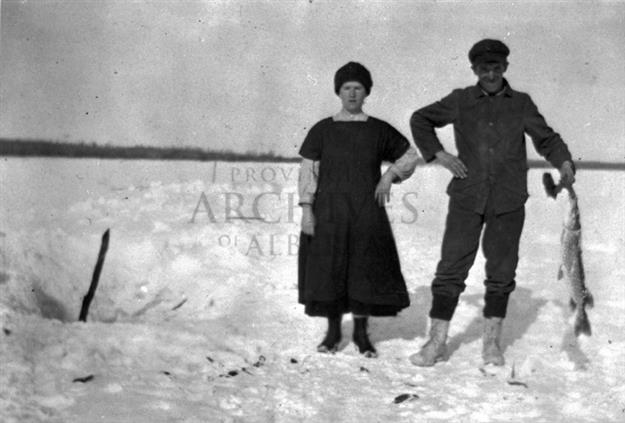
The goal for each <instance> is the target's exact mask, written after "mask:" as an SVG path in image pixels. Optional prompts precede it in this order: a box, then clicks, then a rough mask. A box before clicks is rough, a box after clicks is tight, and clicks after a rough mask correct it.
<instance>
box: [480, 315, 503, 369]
mask: <svg viewBox="0 0 625 423" xmlns="http://www.w3.org/2000/svg"><path fill="white" fill-rule="evenodd" d="M502 323H503V318H501V317H487V318H486V319H484V334H483V337H482V341H483V347H482V359H483V360H484V365H487V364H494V365H495V366H503V365H504V363H505V359H504V358H503V353H502V352H501V347H500V343H501V326H502Z"/></svg>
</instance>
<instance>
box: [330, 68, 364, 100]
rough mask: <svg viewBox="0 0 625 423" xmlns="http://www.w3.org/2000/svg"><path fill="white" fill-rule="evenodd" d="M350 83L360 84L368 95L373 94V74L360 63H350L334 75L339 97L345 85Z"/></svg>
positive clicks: (335, 90)
mask: <svg viewBox="0 0 625 423" xmlns="http://www.w3.org/2000/svg"><path fill="white" fill-rule="evenodd" d="M349 81H357V82H360V83H361V84H362V86H363V87H365V91H366V92H367V95H369V93H371V87H372V86H373V81H372V80H371V74H370V73H369V71H368V70H367V68H365V67H364V66H363V65H361V64H360V63H356V62H349V63H348V64H346V65H345V66H343V67H341V68H339V70H337V71H336V74H335V75H334V92H335V93H336V94H337V95H338V94H339V90H340V89H341V87H342V86H343V84H344V83H346V82H349Z"/></svg>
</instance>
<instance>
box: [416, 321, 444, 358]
mask: <svg viewBox="0 0 625 423" xmlns="http://www.w3.org/2000/svg"><path fill="white" fill-rule="evenodd" d="M447 332H449V321H447V320H441V319H432V320H431V323H430V339H429V340H428V342H426V343H425V345H423V347H421V351H419V352H418V353H416V354H413V355H411V356H410V362H411V363H412V364H414V365H415V366H420V367H430V366H433V365H434V364H435V363H436V362H438V361H443V360H445V359H446V357H445V356H446V355H447V344H446V342H447Z"/></svg>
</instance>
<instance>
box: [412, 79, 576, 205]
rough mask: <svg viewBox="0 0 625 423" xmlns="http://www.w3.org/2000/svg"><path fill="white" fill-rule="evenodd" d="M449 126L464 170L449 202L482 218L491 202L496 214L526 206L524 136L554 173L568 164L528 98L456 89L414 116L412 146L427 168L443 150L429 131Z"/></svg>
mask: <svg viewBox="0 0 625 423" xmlns="http://www.w3.org/2000/svg"><path fill="white" fill-rule="evenodd" d="M448 124H453V125H454V134H455V139H456V148H457V150H458V158H459V159H460V160H461V161H462V162H463V163H464V164H465V165H466V166H467V168H468V172H467V177H466V178H465V179H460V178H453V179H452V181H451V183H450V184H449V186H448V188H447V193H448V194H449V195H450V197H451V198H452V199H456V200H459V201H461V202H462V204H463V205H464V207H467V208H471V209H473V210H475V211H476V212H478V213H484V210H485V207H486V202H487V200H488V201H491V204H492V205H493V206H494V210H495V212H496V213H505V212H508V211H512V210H516V209H518V208H520V207H521V206H523V204H524V203H525V201H526V200H527V197H528V194H527V169H528V167H527V155H526V150H525V134H526V133H527V134H528V135H529V136H530V137H531V138H532V141H533V143H534V147H535V148H536V151H537V152H538V153H539V154H540V155H541V156H543V157H545V158H546V159H547V160H548V161H549V163H551V164H552V165H553V166H554V167H556V168H560V166H561V165H562V163H563V162H565V161H567V160H571V154H570V153H569V150H568V148H567V147H566V144H565V143H564V142H563V141H562V139H561V138H560V135H558V134H557V133H556V132H554V130H553V129H551V128H550V127H549V126H548V125H547V122H545V119H544V118H543V117H542V115H541V114H540V113H539V112H538V109H537V108H536V105H535V104H534V102H533V101H532V99H531V98H530V96H529V95H528V94H525V93H522V92H518V91H515V90H513V89H512V88H510V86H509V85H508V83H507V82H505V88H504V89H503V90H502V91H501V92H500V93H498V94H497V95H493V96H489V95H488V94H486V93H485V92H484V91H483V90H482V89H481V88H480V87H479V85H474V86H471V87H467V88H463V89H456V90H454V91H453V92H452V93H451V94H449V95H448V96H447V97H445V98H443V99H442V100H440V101H438V102H436V103H433V104H430V105H429V106H426V107H424V108H422V109H419V110H417V111H416V112H415V113H414V114H413V115H412V118H411V119H410V127H411V130H412V135H413V137H414V140H415V143H416V145H417V147H418V148H419V150H420V151H421V154H422V155H423V158H424V159H425V160H426V161H427V162H429V161H432V160H434V159H435V154H436V153H437V152H439V151H441V150H443V146H442V145H441V143H440V141H439V140H438V138H437V136H436V133H435V132H434V128H440V127H443V126H445V125H448Z"/></svg>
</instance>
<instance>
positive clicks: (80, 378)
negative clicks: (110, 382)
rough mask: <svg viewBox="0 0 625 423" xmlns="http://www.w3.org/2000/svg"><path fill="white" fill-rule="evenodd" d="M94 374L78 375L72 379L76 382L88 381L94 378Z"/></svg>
mask: <svg viewBox="0 0 625 423" xmlns="http://www.w3.org/2000/svg"><path fill="white" fill-rule="evenodd" d="M93 378H94V376H93V375H88V376H84V377H77V378H76V379H74V380H72V382H74V383H76V382H80V383H87V382H89V381H91V380H93Z"/></svg>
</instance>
